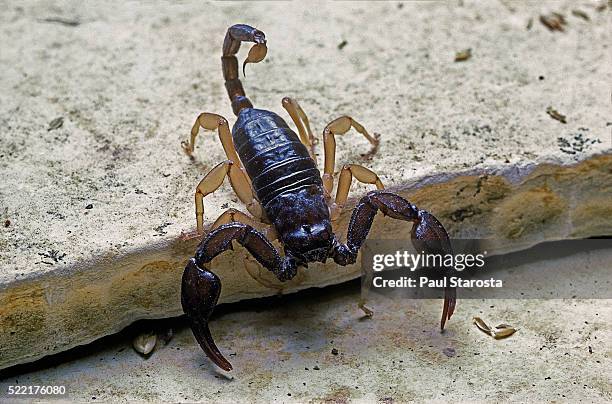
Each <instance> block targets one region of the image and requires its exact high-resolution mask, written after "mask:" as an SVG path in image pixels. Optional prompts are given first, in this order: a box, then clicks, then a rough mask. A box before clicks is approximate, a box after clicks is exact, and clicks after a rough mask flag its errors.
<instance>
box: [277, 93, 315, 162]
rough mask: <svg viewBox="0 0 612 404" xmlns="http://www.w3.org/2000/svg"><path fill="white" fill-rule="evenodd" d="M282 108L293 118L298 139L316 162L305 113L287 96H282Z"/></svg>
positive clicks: (313, 142)
mask: <svg viewBox="0 0 612 404" xmlns="http://www.w3.org/2000/svg"><path fill="white" fill-rule="evenodd" d="M283 108H285V109H286V110H287V112H288V113H289V116H290V117H291V119H292V120H293V123H295V126H297V129H298V133H299V135H300V140H301V141H302V143H304V145H306V147H307V148H308V152H309V153H310V157H312V159H313V160H314V161H315V163H316V161H317V159H316V156H315V152H314V144H315V138H314V135H313V134H312V130H311V129H310V123H309V121H308V117H307V116H306V113H305V112H304V110H303V109H302V107H301V106H300V104H299V103H298V102H297V100H294V99H293V98H289V97H285V98H283Z"/></svg>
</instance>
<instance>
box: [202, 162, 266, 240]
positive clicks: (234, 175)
mask: <svg viewBox="0 0 612 404" xmlns="http://www.w3.org/2000/svg"><path fill="white" fill-rule="evenodd" d="M227 176H229V179H230V183H231V185H232V188H233V189H234V192H236V195H238V199H240V200H241V201H242V202H243V203H244V204H245V205H247V209H248V210H249V212H251V214H253V216H255V217H261V214H262V209H261V205H260V204H259V202H258V201H257V200H256V199H255V196H254V195H253V191H252V189H251V184H249V183H248V182H247V181H246V176H245V175H244V173H243V172H242V171H241V170H240V169H238V168H237V167H236V165H235V164H234V162H232V161H231V160H226V161H224V162H223V163H220V164H218V165H217V166H215V167H214V168H213V169H212V170H210V172H209V173H208V174H206V176H205V177H204V178H203V179H202V181H200V183H199V184H198V186H197V187H196V192H195V205H196V221H197V231H198V233H199V234H203V233H204V197H205V196H206V195H208V194H211V193H213V192H215V191H216V190H217V189H219V187H220V186H221V184H223V180H225V177H227Z"/></svg>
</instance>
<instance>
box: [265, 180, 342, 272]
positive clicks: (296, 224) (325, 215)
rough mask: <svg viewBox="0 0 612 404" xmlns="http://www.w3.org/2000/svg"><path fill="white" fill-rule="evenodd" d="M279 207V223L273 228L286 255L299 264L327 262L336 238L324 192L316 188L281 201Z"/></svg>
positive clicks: (302, 191)
mask: <svg viewBox="0 0 612 404" xmlns="http://www.w3.org/2000/svg"><path fill="white" fill-rule="evenodd" d="M276 208H277V209H278V211H279V212H280V211H282V213H281V214H279V215H278V216H277V217H278V218H279V220H276V221H275V223H274V226H275V228H276V230H277V231H278V234H279V238H280V240H281V241H282V243H283V246H284V249H285V254H286V255H287V256H291V257H293V258H295V260H296V261H297V264H298V265H305V264H307V263H309V262H325V260H326V259H327V258H328V257H329V256H330V254H331V252H332V250H333V248H334V245H335V242H336V238H335V236H334V233H333V230H332V226H331V221H330V218H329V210H328V207H327V204H326V203H325V200H324V198H323V195H322V193H321V192H320V191H319V190H318V189H316V188H312V189H311V188H306V189H303V190H300V191H299V192H298V193H296V194H292V195H288V196H287V197H285V198H279V203H278V205H277V207H276ZM280 218H282V220H280Z"/></svg>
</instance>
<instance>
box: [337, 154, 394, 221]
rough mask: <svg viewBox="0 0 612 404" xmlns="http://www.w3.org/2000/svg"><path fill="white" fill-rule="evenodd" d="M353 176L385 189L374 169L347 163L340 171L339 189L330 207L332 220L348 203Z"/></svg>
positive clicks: (364, 182) (362, 181) (365, 182)
mask: <svg viewBox="0 0 612 404" xmlns="http://www.w3.org/2000/svg"><path fill="white" fill-rule="evenodd" d="M353 177H355V179H356V180H357V181H359V182H361V183H363V184H373V185H376V188H377V189H384V188H385V187H384V185H383V184H382V182H381V181H380V178H378V175H376V173H374V172H373V171H371V170H369V169H367V168H365V167H363V166H360V165H356V164H347V165H345V166H344V167H342V171H340V178H339V179H338V189H337V190H336V200H335V202H333V203H332V204H331V206H330V208H329V210H330V214H331V220H332V221H335V220H337V219H338V217H339V216H340V212H342V209H343V208H344V205H345V204H346V200H347V198H348V194H349V189H350V188H351V183H352V182H353Z"/></svg>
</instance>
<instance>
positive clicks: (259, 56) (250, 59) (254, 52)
mask: <svg viewBox="0 0 612 404" xmlns="http://www.w3.org/2000/svg"><path fill="white" fill-rule="evenodd" d="M267 53H268V48H267V46H266V43H265V41H264V42H261V43H256V44H255V45H253V47H252V48H251V50H250V51H249V55H248V56H247V58H246V59H245V60H244V63H242V75H243V76H245V77H246V72H245V68H246V65H247V63H258V62H261V61H262V60H264V58H265V57H266V54H267Z"/></svg>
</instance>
